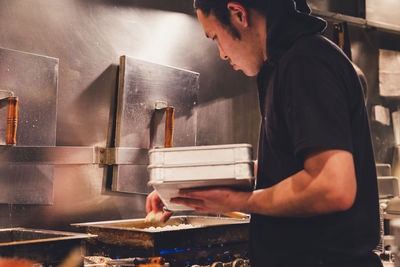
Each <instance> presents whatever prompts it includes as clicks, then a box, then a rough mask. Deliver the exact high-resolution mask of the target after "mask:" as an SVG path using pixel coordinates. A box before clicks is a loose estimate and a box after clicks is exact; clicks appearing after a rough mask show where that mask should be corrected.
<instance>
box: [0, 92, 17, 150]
mask: <svg viewBox="0 0 400 267" xmlns="http://www.w3.org/2000/svg"><path fill="white" fill-rule="evenodd" d="M4 99H7V100H8V114H7V136H6V145H15V144H16V143H17V122H18V98H17V97H15V96H14V92H12V91H4V90H0V101H1V100H4Z"/></svg>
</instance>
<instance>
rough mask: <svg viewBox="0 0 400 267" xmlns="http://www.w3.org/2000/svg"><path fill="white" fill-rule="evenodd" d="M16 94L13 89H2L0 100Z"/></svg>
mask: <svg viewBox="0 0 400 267" xmlns="http://www.w3.org/2000/svg"><path fill="white" fill-rule="evenodd" d="M12 96H14V92H12V91H4V90H0V100H2V99H5V98H9V97H12Z"/></svg>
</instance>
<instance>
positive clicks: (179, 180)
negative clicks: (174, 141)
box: [148, 144, 254, 211]
mask: <svg viewBox="0 0 400 267" xmlns="http://www.w3.org/2000/svg"><path fill="white" fill-rule="evenodd" d="M149 159H150V165H149V166H148V170H149V174H150V181H149V184H150V185H151V186H153V188H154V189H155V190H156V191H157V193H158V195H159V196H160V198H161V200H162V201H163V202H164V204H165V206H166V208H167V209H169V210H173V211H182V210H191V209H190V208H188V207H186V206H183V205H176V204H171V203H170V202H169V200H170V199H171V198H173V197H176V196H178V192H179V189H185V188H202V187H229V188H237V189H240V190H251V189H252V186H253V182H254V167H253V161H252V147H251V145H249V144H234V145H217V146H194V147H174V148H155V149H151V150H150V151H149Z"/></svg>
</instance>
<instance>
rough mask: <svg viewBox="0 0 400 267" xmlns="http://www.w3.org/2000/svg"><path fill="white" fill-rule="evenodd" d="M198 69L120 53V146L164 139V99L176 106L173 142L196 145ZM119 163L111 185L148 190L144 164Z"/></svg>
mask: <svg viewBox="0 0 400 267" xmlns="http://www.w3.org/2000/svg"><path fill="white" fill-rule="evenodd" d="M198 89H199V74H198V73H195V72H192V71H187V70H182V69H178V68H173V67H169V66H165V65H159V64H155V63H151V62H147V61H143V60H139V59H135V58H132V57H128V56H122V57H121V65H120V77H119V87H118V106H117V119H116V123H117V127H116V135H115V145H116V147H133V148H144V149H149V148H150V147H153V146H163V144H164V129H165V127H164V123H165V122H164V118H163V113H162V112H160V111H159V110H156V109H155V108H156V105H157V103H160V102H163V103H166V105H168V106H174V107H175V123H174V124H175V125H174V143H175V145H176V146H190V145H196V128H197V125H196V112H195V111H194V107H195V105H196V104H197V93H198ZM137 164H138V165H133V166H120V165H117V166H114V170H113V181H112V189H113V190H114V191H119V192H129V193H147V192H149V190H150V188H149V187H148V186H147V182H148V174H147V170H146V166H145V165H139V164H141V163H140V162H138V163H137Z"/></svg>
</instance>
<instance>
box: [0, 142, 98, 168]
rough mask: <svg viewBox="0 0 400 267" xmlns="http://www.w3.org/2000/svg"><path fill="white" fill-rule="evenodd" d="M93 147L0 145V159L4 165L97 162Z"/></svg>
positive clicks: (96, 153) (96, 152) (95, 150)
mask: <svg viewBox="0 0 400 267" xmlns="http://www.w3.org/2000/svg"><path fill="white" fill-rule="evenodd" d="M99 153H100V152H99V149H97V148H95V147H45V146H42V147H11V146H0V161H1V162H4V164H6V165H12V164H17V163H24V164H27V163H28V164H38V165H40V164H44V165H54V164H95V163H100V162H99Z"/></svg>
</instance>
